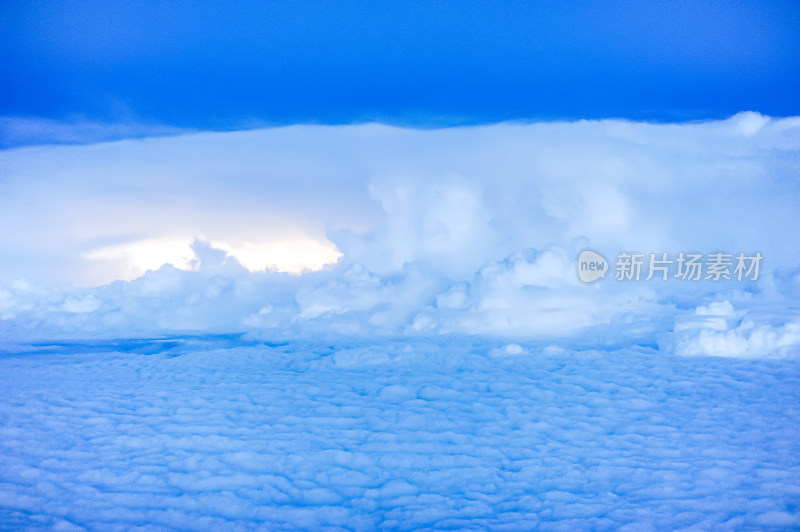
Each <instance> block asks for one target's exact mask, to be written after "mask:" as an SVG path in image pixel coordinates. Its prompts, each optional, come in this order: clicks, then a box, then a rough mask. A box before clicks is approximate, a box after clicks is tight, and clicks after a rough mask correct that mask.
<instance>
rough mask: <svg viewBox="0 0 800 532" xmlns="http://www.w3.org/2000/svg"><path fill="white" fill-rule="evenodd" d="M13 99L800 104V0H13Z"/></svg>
mask: <svg viewBox="0 0 800 532" xmlns="http://www.w3.org/2000/svg"><path fill="white" fill-rule="evenodd" d="M0 15H1V17H0V61H1V63H0V71H2V84H0V116H5V117H24V118H46V119H55V120H75V119H83V120H89V121H98V122H111V123H120V122H144V123H151V124H160V125H169V126H177V127H192V128H213V129H228V128H238V127H249V126H254V125H266V124H283V123H296V122H303V123H306V122H312V123H314V122H322V123H348V122H354V121H364V120H380V121H384V122H390V123H401V124H413V125H417V126H430V125H443V124H458V123H475V122H494V121H501V120H508V119H545V120H549V119H561V118H566V119H574V118H605V117H624V118H632V119H646V120H656V121H663V120H669V121H673V120H677V121H682V120H693V119H703V118H721V117H727V116H730V115H732V114H734V113H736V112H738V111H742V110H755V111H759V112H761V113H764V114H769V115H776V116H786V115H797V114H800V98H798V95H800V2H797V1H789V2H716V1H712V2H680V1H674V2H591V1H589V2H552V3H549V2H548V3H545V2H533V1H531V2H443V1H438V2H413V1H412V2H347V1H345V2H280V3H278V2H275V3H262V2H214V3H212V2H202V3H196V4H187V3H184V2H110V1H103V2H47V3H45V2H3V3H2V4H1V5H0Z"/></svg>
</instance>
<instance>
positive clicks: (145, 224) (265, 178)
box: [0, 112, 800, 356]
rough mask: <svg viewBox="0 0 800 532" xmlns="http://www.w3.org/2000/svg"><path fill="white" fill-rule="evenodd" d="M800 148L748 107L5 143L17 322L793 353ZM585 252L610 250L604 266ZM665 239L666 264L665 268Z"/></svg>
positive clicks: (2, 297)
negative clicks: (688, 115) (438, 125)
mask: <svg viewBox="0 0 800 532" xmlns="http://www.w3.org/2000/svg"><path fill="white" fill-rule="evenodd" d="M799 151H800V119H798V118H783V119H770V118H768V117H765V116H762V115H759V114H757V113H749V112H748V113H740V114H738V115H736V116H734V117H732V118H730V119H728V120H724V121H713V122H701V123H690V124H680V125H677V124H660V125H656V124H649V123H635V122H627V121H615V120H605V121H580V122H563V123H558V122H556V123H533V124H522V123H506V124H498V125H491V126H475V127H463V128H447V129H434V130H413V129H402V128H396V127H389V126H384V125H377V124H368V125H352V126H291V127H282V128H272V129H262V130H254V131H241V132H228V133H191V134H185V135H178V136H171V137H158V138H144V139H137V140H124V141H117V142H109V143H101V144H90V145H83V146H38V147H25V148H17V149H11V150H5V151H2V152H0V168H2V170H0V172H2V176H1V177H0V191H2V195H0V223H2V225H3V227H5V228H6V230H4V231H3V232H0V248H2V250H3V253H2V256H0V283H1V284H0V334H2V336H3V338H5V339H6V341H9V342H11V341H23V340H30V339H35V338H53V337H82V338H85V337H94V336H120V335H126V336H138V335H157V334H162V333H166V332H171V333H174V332H189V331H192V332H197V331H203V332H242V333H247V334H251V335H257V336H259V337H264V338H276V337H285V336H292V335H296V334H307V333H308V332H313V333H315V334H332V335H336V334H359V335H371V334H381V335H398V334H400V335H429V334H435V335H438V334H481V335H493V336H502V337H509V338H525V339H541V340H542V341H549V340H553V339H559V340H560V341H565V342H570V343H572V344H581V345H583V344H589V343H591V344H615V343H618V342H631V341H635V342H639V343H646V344H650V345H655V344H658V345H660V346H661V347H662V348H663V349H669V350H674V351H676V352H680V353H682V354H686V355H705V354H712V355H713V354H722V355H725V354H728V355H735V356H781V355H789V354H792V353H795V352H797V350H798V346H800V325H799V324H800V321H798V317H797V311H796V306H795V303H794V301H795V300H796V299H797V297H796V296H797V295H798V293H800V291H799V290H798V288H800V286H798V285H799V284H800V275H799V274H798V272H800V250H798V248H797V246H795V245H793V243H794V242H795V241H796V236H795V235H796V233H797V230H798V223H797V221H796V202H797V199H798V198H800V182H798V179H797V157H798V152H799ZM585 249H592V250H595V251H596V252H597V253H598V254H599V255H600V256H602V257H605V258H606V259H607V260H608V268H609V271H608V273H607V274H606V275H605V276H603V277H602V278H600V279H598V280H596V281H595V282H593V283H590V284H585V283H582V282H581V281H580V279H579V277H578V275H577V268H578V267H579V266H578V265H577V257H578V254H579V253H580V252H581V251H582V250H585ZM625 253H627V254H629V255H637V254H641V255H642V259H643V265H642V272H641V273H642V275H641V278H640V279H639V280H636V279H633V278H625V277H624V276H622V278H621V279H618V278H615V273H619V266H620V256H621V255H622V254H625ZM651 253H652V254H655V255H654V256H653V257H651V255H650V254H651ZM664 253H666V254H667V255H666V257H665V256H664V255H663V254H664ZM681 253H683V254H685V255H687V256H688V255H691V254H699V255H701V256H702V258H703V261H705V263H704V266H705V267H706V268H710V266H709V265H708V261H709V260H710V258H711V256H712V255H714V254H717V253H722V254H723V255H725V256H727V255H731V257H730V260H731V265H730V268H729V275H728V277H730V279H725V278H724V277H722V278H721V279H719V280H714V279H713V278H710V279H707V278H706V277H707V275H706V274H707V271H706V270H704V271H703V272H702V276H701V278H700V279H699V280H696V281H695V280H691V279H687V278H683V279H681V278H680V277H676V273H677V272H676V268H678V264H677V262H678V257H679V255H680V254H681ZM740 253H742V254H743V256H745V257H748V258H752V257H755V256H756V254H758V255H759V256H761V257H762V258H763V259H762V260H761V262H760V263H759V270H758V273H757V275H758V277H757V278H756V279H753V277H754V276H755V272H754V271H752V270H750V271H749V276H748V275H744V278H743V279H741V280H739V279H737V272H736V270H735V268H736V266H737V263H736V258H737V255H738V254H740ZM656 257H657V258H658V259H665V260H666V261H668V263H669V268H670V269H669V272H667V273H668V274H669V275H668V279H667V280H663V278H662V275H661V271H660V270H655V272H649V271H648V268H649V267H650V265H651V263H652V262H653V259H654V258H656ZM749 265H752V264H749ZM710 271H711V270H708V272H710ZM302 272H304V273H302ZM652 273H655V274H656V275H650V277H651V278H650V279H649V280H646V277H648V274H652ZM738 273H739V274H747V273H748V272H745V271H740V272H738ZM664 275H667V274H666V273H665V274H664ZM739 276H740V277H741V275H739ZM75 286H82V287H83V288H77V287H75Z"/></svg>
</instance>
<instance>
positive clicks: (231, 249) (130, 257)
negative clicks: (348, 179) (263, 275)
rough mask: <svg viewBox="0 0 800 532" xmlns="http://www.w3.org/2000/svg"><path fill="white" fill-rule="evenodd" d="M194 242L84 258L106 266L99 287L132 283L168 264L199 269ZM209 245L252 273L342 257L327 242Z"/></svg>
mask: <svg viewBox="0 0 800 532" xmlns="http://www.w3.org/2000/svg"><path fill="white" fill-rule="evenodd" d="M194 241H195V239H194V238H184V239H175V238H150V239H145V240H139V241H136V242H129V243H125V244H115V245H112V246H106V247H102V248H99V249H95V250H93V251H90V252H89V253H87V254H85V255H84V257H85V258H87V259H89V260H90V261H93V262H95V263H102V264H104V265H105V267H106V268H105V270H104V271H105V274H106V276H107V278H103V279H96V280H95V281H96V282H99V283H101V284H102V283H105V282H109V281H111V280H117V279H120V280H125V281H131V280H133V279H136V278H138V277H141V276H142V275H144V273H145V272H146V271H147V270H157V269H159V268H160V267H162V266H163V265H165V264H171V265H173V266H175V267H176V268H178V269H181V270H196V269H198V267H202V265H201V264H200V261H199V259H198V257H197V255H196V253H195V252H194V250H193V249H192V245H193V243H194ZM211 246H212V247H213V248H215V249H219V250H222V251H225V253H226V254H227V255H228V256H229V257H233V258H235V259H236V260H237V261H238V262H239V264H241V265H242V266H243V267H244V268H246V269H247V270H249V271H251V272H258V271H267V270H272V271H278V272H288V273H302V272H306V271H315V270H319V269H321V268H323V267H324V266H325V265H327V264H332V263H335V262H336V261H337V260H338V259H339V257H341V256H342V254H341V253H340V252H339V250H338V249H336V246H335V245H333V244H332V243H330V242H327V241H326V242H325V243H321V242H318V241H316V240H313V239H298V240H279V241H272V242H264V243H260V244H252V243H244V244H238V245H231V244H228V243H226V242H220V241H215V242H212V243H211Z"/></svg>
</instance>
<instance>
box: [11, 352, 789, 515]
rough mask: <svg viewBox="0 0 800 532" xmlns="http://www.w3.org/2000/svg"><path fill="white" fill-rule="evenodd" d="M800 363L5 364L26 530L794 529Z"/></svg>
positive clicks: (469, 355)
mask: <svg viewBox="0 0 800 532" xmlns="http://www.w3.org/2000/svg"><path fill="white" fill-rule="evenodd" d="M797 369H798V367H797V361H796V360H783V361H749V360H732V359H695V358H692V359H686V358H678V357H674V356H669V355H664V354H662V353H657V352H653V351H652V350H649V349H633V350H632V349H624V350H616V351H602V352H601V351H595V350H585V351H571V350H564V349H559V348H555V347H553V346H549V347H546V348H544V349H539V348H537V347H536V346H535V345H529V344H525V343H523V344H522V345H519V344H504V343H503V342H494V343H485V344H482V343H480V342H470V341H464V340H463V339H462V340H460V341H457V342H438V341H437V342H434V343H431V342H405V341H402V342H379V343H378V344H370V343H358V342H356V343H354V344H349V345H348V344H344V345H336V346H331V345H330V344H327V343H325V344H321V343H316V342H301V343H297V344H287V345H280V346H269V345H264V344H259V343H256V342H252V343H248V342H243V341H242V340H241V339H236V338H232V339H226V338H216V339H214V338H211V339H206V341H205V342H197V341H186V342H182V341H179V340H177V341H176V340H174V339H173V340H169V341H150V342H148V341H144V342H121V343H120V342H115V343H113V344H107V345H102V344H101V345H96V346H94V347H92V346H87V345H71V346H61V347H60V348H59V347H54V346H48V347H47V348H44V349H41V350H37V351H36V352H32V353H31V352H29V353H25V354H22V355H5V356H0V397H1V398H2V401H0V416H1V418H2V420H3V423H2V424H0V479H2V482H0V522H2V523H3V524H4V525H5V527H8V528H13V529H27V528H47V529H56V530H84V529H89V530H97V529H102V530H130V529H131V528H135V527H136V526H143V525H145V524H148V525H150V526H151V527H154V528H158V529H164V528H166V529H181V530H185V529H204V530H208V529H215V530H254V529H258V530H261V529H268V530H276V529H277V530H320V529H331V530H376V529H381V528H388V529H397V530H417V529H436V530H450V529H459V530H463V529H473V530H476V529H477V530H487V529H489V530H530V529H533V528H536V529H541V530H676V529H702V530H740V529H746V530H750V529H758V530H764V529H769V530H773V529H774V530H790V529H796V528H797V527H798V526H800V509H798V507H797V504H796V501H797V496H798V493H800V453H798V441H800V440H799V439H798V423H800V406H799V405H798V402H797V389H798V385H800V382H798V371H797Z"/></svg>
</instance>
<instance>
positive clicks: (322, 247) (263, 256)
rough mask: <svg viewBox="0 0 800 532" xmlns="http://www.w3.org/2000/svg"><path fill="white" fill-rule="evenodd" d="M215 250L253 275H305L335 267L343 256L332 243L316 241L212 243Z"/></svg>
mask: <svg viewBox="0 0 800 532" xmlns="http://www.w3.org/2000/svg"><path fill="white" fill-rule="evenodd" d="M211 245H212V246H213V247H215V248H217V249H222V250H224V251H226V252H227V253H228V255H230V256H232V257H234V258H236V260H238V261H239V263H240V264H241V265H242V266H244V267H245V268H247V269H248V270H250V271H251V272H256V271H265V270H276V271H279V272H289V273H302V272H304V271H314V270H319V269H321V268H323V267H324V266H325V265H326V264H333V263H335V262H336V261H337V260H339V257H341V256H342V254H341V253H340V252H339V250H338V249H336V246H335V245H333V244H332V243H330V242H325V243H324V244H323V243H320V242H318V241H316V240H312V239H302V240H280V241H273V242H264V243H261V244H251V243H245V244H242V245H238V246H233V245H229V244H227V243H225V242H212V244H211Z"/></svg>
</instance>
